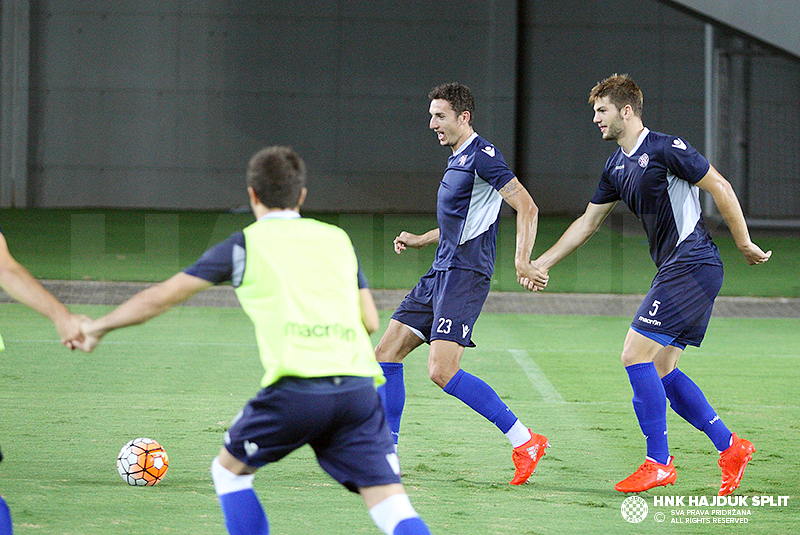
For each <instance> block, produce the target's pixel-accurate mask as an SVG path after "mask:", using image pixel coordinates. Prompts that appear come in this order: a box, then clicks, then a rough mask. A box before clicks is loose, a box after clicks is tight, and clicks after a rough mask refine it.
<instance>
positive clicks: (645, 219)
mask: <svg viewBox="0 0 800 535" xmlns="http://www.w3.org/2000/svg"><path fill="white" fill-rule="evenodd" d="M708 170H709V163H708V160H706V159H705V158H704V157H703V155H701V154H700V153H699V152H697V150H696V149H695V148H694V147H692V146H691V145H689V144H688V143H687V142H686V141H684V140H683V139H681V138H679V137H675V136H668V135H666V134H661V133H659V132H651V131H650V130H649V129H647V128H645V129H644V131H643V132H642V134H641V136H640V137H639V142H638V143H637V145H636V147H635V148H634V149H633V151H632V152H631V154H626V153H625V151H623V150H622V147H620V148H618V149H617V150H616V152H614V154H612V155H611V157H610V158H609V159H608V161H607V162H606V166H605V169H603V176H602V178H601V179H600V184H599V186H598V187H597V191H596V192H595V194H594V197H592V203H594V204H606V203H609V202H615V201H619V200H622V201H623V202H624V203H625V204H626V205H627V206H628V208H630V210H631V211H632V212H633V213H634V214H636V217H638V218H639V220H640V221H641V222H642V225H643V226H644V230H645V232H646V233H647V240H648V243H649V245H650V256H651V257H652V258H653V261H654V262H655V263H656V266H657V267H658V268H659V269H660V268H661V267H663V266H666V265H670V264H679V263H705V264H717V265H722V261H721V260H720V257H719V251H718V250H717V246H716V245H714V242H713V241H712V240H711V235H710V234H709V233H708V230H707V229H706V226H705V223H704V222H703V216H702V214H701V212H700V188H698V187H697V186H696V185H695V184H696V183H697V182H699V181H700V179H702V178H703V177H704V176H705V175H706V173H708Z"/></svg>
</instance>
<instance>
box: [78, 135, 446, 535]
mask: <svg viewBox="0 0 800 535" xmlns="http://www.w3.org/2000/svg"><path fill="white" fill-rule="evenodd" d="M305 179H306V172H305V164H304V163H303V161H302V160H301V159H300V157H299V156H298V155H297V154H296V153H294V151H292V150H291V149H289V148H287V147H267V148H266V149H263V150H262V151H260V152H258V153H256V154H255V155H254V156H253V158H252V159H251V160H250V163H249V164H248V168H247V186H248V187H247V191H248V195H249V197H250V206H251V208H252V210H253V213H254V215H255V216H256V219H257V221H256V222H255V223H254V224H252V225H250V226H248V227H247V228H245V229H244V231H242V232H236V233H234V234H233V235H232V236H231V237H230V238H229V239H227V240H225V241H224V242H222V243H220V244H218V245H216V246H214V247H212V248H211V249H209V250H208V251H206V253H205V254H204V255H203V256H202V257H201V258H200V259H199V260H198V261H197V262H196V263H195V264H194V265H192V266H190V267H189V268H187V269H186V270H184V271H182V272H180V273H178V274H176V275H174V276H173V277H172V278H170V279H168V280H166V281H164V282H162V283H161V284H157V285H155V286H151V287H150V288H148V289H146V290H143V291H142V292H140V293H138V294H137V295H135V296H133V297H132V298H130V299H129V300H128V301H126V302H125V303H123V304H122V305H120V306H119V307H117V308H116V309H115V310H113V311H112V312H111V313H109V314H107V315H106V316H104V317H102V318H99V319H97V320H95V321H91V322H87V323H84V324H83V326H82V329H83V332H84V333H85V335H86V338H85V340H84V341H83V342H82V343H80V344H78V346H79V347H80V348H81V349H83V350H85V351H91V350H92V349H93V348H94V347H95V346H96V345H97V344H98V343H99V341H100V338H101V337H102V336H104V335H105V334H106V333H108V332H110V331H112V330H114V329H118V328H121V327H126V326H129V325H134V324H138V323H142V322H144V321H147V320H149V319H151V318H153V317H155V316H157V315H159V314H162V313H164V312H166V311H167V310H169V309H170V308H171V307H172V306H174V305H177V304H179V303H181V302H182V301H185V300H186V299H188V298H190V297H191V296H192V295H194V294H195V293H197V292H200V291H202V290H205V289H207V288H209V287H210V286H212V285H214V284H217V283H222V282H226V281H230V282H231V283H232V284H233V286H234V288H235V290H236V294H237V297H238V299H239V301H240V302H241V304H242V308H243V309H244V311H245V312H246V313H247V315H248V316H249V318H250V319H251V321H252V322H253V325H254V327H255V334H256V340H257V342H258V348H259V352H260V354H261V360H262V363H263V365H264V371H265V374H264V377H263V379H262V381H261V386H262V389H261V390H260V391H259V392H258V393H257V394H256V396H255V397H254V398H253V399H251V400H250V401H249V402H248V403H247V404H246V405H245V407H244V408H243V409H242V411H241V412H240V413H239V415H238V416H237V417H236V418H235V420H234V422H233V423H232V424H231V426H230V429H228V431H227V432H226V433H225V437H224V440H225V442H224V446H223V447H222V448H221V449H220V452H219V454H218V456H217V457H216V458H215V459H214V462H213V463H212V465H211V476H212V479H213V481H214V487H215V489H216V492H217V495H218V496H219V500H220V506H221V508H222V511H223V513H224V516H225V525H226V527H227V529H228V532H229V533H230V534H231V535H268V534H269V531H270V530H269V523H268V521H267V517H266V514H265V513H264V510H263V508H262V507H261V504H260V502H259V500H258V496H257V495H256V493H255V491H254V489H253V477H254V474H255V472H256V470H258V469H259V468H261V467H263V466H265V465H268V464H270V463H274V462H277V461H279V460H281V459H282V458H284V457H285V456H286V455H288V454H289V453H291V452H292V451H294V450H296V449H298V448H300V447H302V446H304V445H306V444H308V445H310V446H311V447H312V448H313V449H314V452H315V454H316V456H317V460H318V461H319V464H320V466H321V467H322V468H323V469H324V470H325V471H326V472H328V473H329V474H330V475H331V477H333V478H334V479H336V480H337V481H338V482H339V483H341V484H342V485H344V486H345V487H346V488H347V489H348V490H351V491H353V492H358V493H359V494H360V495H361V497H362V498H363V500H364V503H365V504H366V506H367V508H368V509H369V513H370V516H371V517H372V519H373V521H374V522H375V524H376V525H377V526H378V527H379V528H380V529H381V531H383V532H384V533H386V534H387V535H430V531H429V530H428V527H427V526H426V525H425V523H424V522H423V521H422V519H420V518H419V515H418V514H417V513H416V511H415V510H414V508H413V506H412V505H411V502H410V501H409V499H408V496H407V494H406V492H405V489H404V487H403V485H402V483H401V482H400V476H399V472H400V466H399V463H398V461H397V455H396V454H395V452H394V448H393V446H392V439H391V435H390V433H389V428H388V426H387V425H386V418H385V415H384V412H383V410H382V407H381V402H380V399H379V398H378V394H377V392H376V391H375V385H376V382H380V381H382V380H383V377H382V374H381V369H380V367H379V366H378V365H377V363H376V362H375V358H374V355H373V352H372V345H371V343H370V340H369V335H368V333H367V330H375V329H376V328H377V327H378V312H377V310H376V309H375V304H374V302H373V301H372V297H371V294H370V291H369V287H368V286H367V284H366V279H365V278H364V276H363V274H362V273H361V271H360V269H359V268H358V262H357V259H356V257H355V253H354V251H353V245H352V243H351V242H350V239H349V238H348V237H347V234H346V233H345V232H344V231H342V230H341V229H339V228H336V227H334V226H332V225H328V224H325V223H321V222H319V221H314V220H313V219H307V218H302V217H300V214H299V209H300V206H301V205H302V204H303V201H304V199H305V197H306V188H305ZM320 265H324V266H325V270H323V272H320V270H319V266H320ZM365 328H366V329H365Z"/></svg>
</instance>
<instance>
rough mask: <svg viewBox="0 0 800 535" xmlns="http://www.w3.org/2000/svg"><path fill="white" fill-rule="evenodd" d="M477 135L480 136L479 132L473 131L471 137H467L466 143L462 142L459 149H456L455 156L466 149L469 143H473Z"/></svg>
mask: <svg viewBox="0 0 800 535" xmlns="http://www.w3.org/2000/svg"><path fill="white" fill-rule="evenodd" d="M476 137H478V133H477V132H473V133H472V135H471V136H469V137H468V138H467V140H466V141H465V142H464V143H462V144H461V146H460V147H458V150H456V151H455V152H454V153H453V156H456V155H457V154H459V153H461V152H462V151H463V150H464V149H466V148H467V147H469V144H470V143H472V140H474V139H475V138H476Z"/></svg>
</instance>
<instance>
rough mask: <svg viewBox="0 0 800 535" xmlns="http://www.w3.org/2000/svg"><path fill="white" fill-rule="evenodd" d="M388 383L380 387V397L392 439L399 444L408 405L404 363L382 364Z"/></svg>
mask: <svg viewBox="0 0 800 535" xmlns="http://www.w3.org/2000/svg"><path fill="white" fill-rule="evenodd" d="M379 364H380V365H381V368H382V369H383V376H384V377H386V383H385V384H383V385H381V386H379V387H378V396H380V398H381V403H383V410H384V411H385V412H386V421H387V422H388V424H389V429H390V430H391V431H392V439H394V443H395V444H397V441H398V439H399V438H400V418H401V417H402V416H403V407H404V406H405V404H406V384H405V382H404V381H403V363H402V362H380V363H379Z"/></svg>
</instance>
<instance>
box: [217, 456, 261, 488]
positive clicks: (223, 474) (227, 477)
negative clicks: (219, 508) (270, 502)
mask: <svg viewBox="0 0 800 535" xmlns="http://www.w3.org/2000/svg"><path fill="white" fill-rule="evenodd" d="M253 477H254V476H253V474H248V475H241V476H237V475H236V474H234V473H233V472H231V471H230V470H228V469H227V468H225V467H224V466H222V464H220V462H219V458H217V457H214V462H212V463H211V479H213V480H214V489H215V490H216V491H217V496H222V495H224V494H231V493H232V492H239V491H240V490H247V489H252V488H253Z"/></svg>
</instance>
